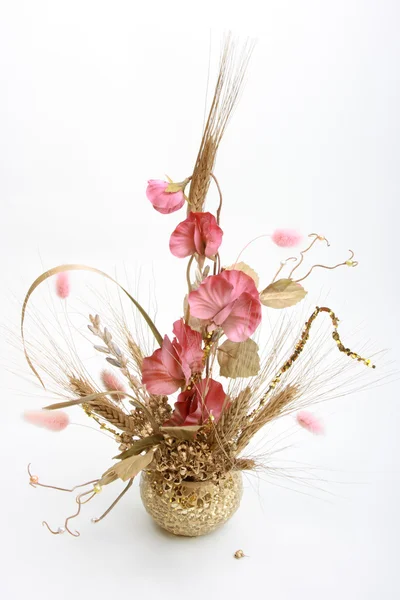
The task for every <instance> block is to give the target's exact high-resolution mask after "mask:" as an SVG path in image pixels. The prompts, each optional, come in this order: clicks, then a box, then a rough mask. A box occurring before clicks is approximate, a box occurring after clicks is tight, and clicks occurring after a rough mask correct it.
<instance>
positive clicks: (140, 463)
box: [99, 450, 154, 486]
mask: <svg viewBox="0 0 400 600" xmlns="http://www.w3.org/2000/svg"><path fill="white" fill-rule="evenodd" d="M153 457H154V450H149V451H148V452H147V453H146V454H139V455H137V456H130V457H129V458H126V459H125V460H121V462H119V463H117V464H116V465H113V466H112V467H110V468H109V469H107V471H106V472H105V473H104V474H103V476H102V478H101V479H100V481H99V485H100V486H101V485H108V484H109V483H112V482H113V481H115V480H116V479H122V481H128V479H133V478H134V477H136V475H137V474H138V473H140V471H142V470H143V469H145V468H146V467H148V466H149V465H150V463H151V462H152V460H153Z"/></svg>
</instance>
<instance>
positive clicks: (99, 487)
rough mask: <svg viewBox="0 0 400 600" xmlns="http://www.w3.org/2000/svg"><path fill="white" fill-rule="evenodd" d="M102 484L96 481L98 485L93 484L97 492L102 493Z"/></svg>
mask: <svg viewBox="0 0 400 600" xmlns="http://www.w3.org/2000/svg"><path fill="white" fill-rule="evenodd" d="M102 489H103V488H102V486H101V485H100V484H99V483H96V485H94V486H93V491H94V493H95V494H100V492H101V491H102Z"/></svg>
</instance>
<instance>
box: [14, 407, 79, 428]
mask: <svg viewBox="0 0 400 600" xmlns="http://www.w3.org/2000/svg"><path fill="white" fill-rule="evenodd" d="M23 416H24V419H25V421H27V422H28V423H31V424H32V425H37V426H38V427H44V428H45V429H49V430H50V431H62V430H63V429H65V428H66V427H68V425H69V416H68V415H67V413H66V412H64V411H62V410H53V411H52V410H30V411H25V412H24V415H23Z"/></svg>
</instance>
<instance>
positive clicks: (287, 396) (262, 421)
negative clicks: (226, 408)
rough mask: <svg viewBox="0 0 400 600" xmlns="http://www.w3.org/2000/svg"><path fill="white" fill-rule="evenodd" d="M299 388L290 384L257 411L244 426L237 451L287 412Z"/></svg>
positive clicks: (296, 396)
mask: <svg viewBox="0 0 400 600" xmlns="http://www.w3.org/2000/svg"><path fill="white" fill-rule="evenodd" d="M298 391H299V390H298V388H297V387H296V386H293V385H288V386H287V387H285V388H284V389H283V390H281V391H279V392H276V393H275V394H274V395H273V396H271V399H270V400H269V402H268V404H266V405H265V406H264V407H263V408H262V409H261V410H260V411H257V412H256V413H255V415H254V416H253V417H252V419H251V421H249V422H248V424H247V425H246V426H245V427H244V428H243V432H242V433H241V435H240V436H239V439H238V442H237V452H238V453H240V452H241V451H242V450H243V449H244V448H245V447H246V446H247V444H248V443H249V441H250V440H251V438H252V437H253V436H254V435H255V434H256V433H257V432H258V431H259V430H260V429H261V428H262V427H264V425H266V424H267V423H269V422H270V421H272V420H274V419H276V418H277V417H280V416H282V415H283V414H285V413H286V412H287V411H288V409H290V407H291V406H293V402H294V401H295V400H296V399H297V398H298Z"/></svg>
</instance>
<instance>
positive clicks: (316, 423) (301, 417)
mask: <svg viewBox="0 0 400 600" xmlns="http://www.w3.org/2000/svg"><path fill="white" fill-rule="evenodd" d="M296 420H297V422H298V424H299V425H300V426H301V427H304V429H307V431H310V433H315V434H316V435H318V434H321V433H324V431H325V429H324V426H323V424H322V422H321V421H320V420H319V419H318V418H317V417H316V416H315V415H313V414H312V413H310V412H308V411H307V410H302V411H300V412H299V413H297V416H296Z"/></svg>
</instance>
